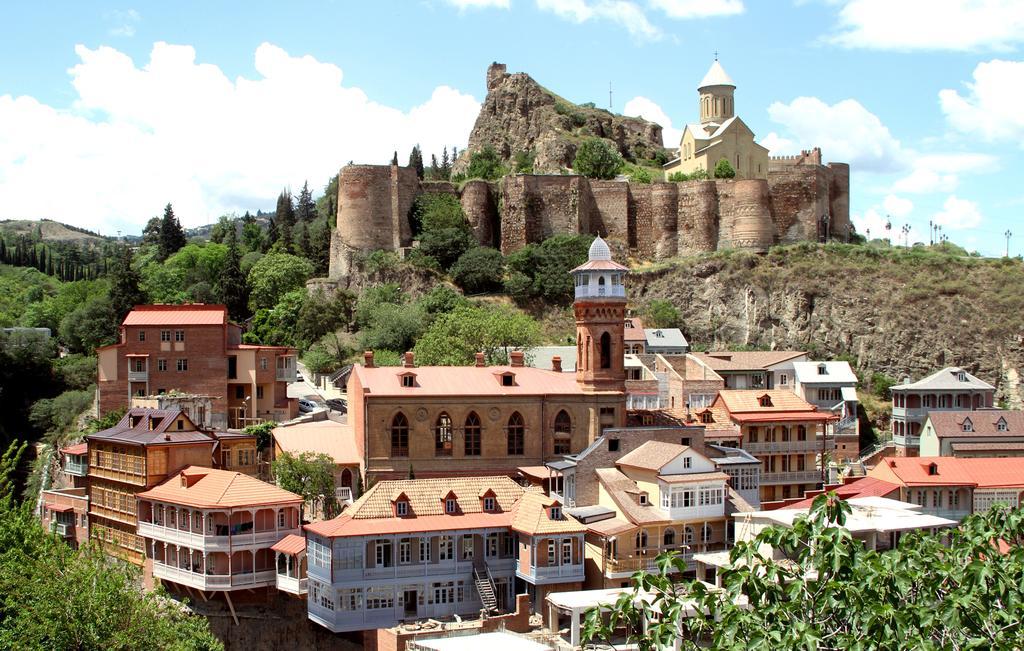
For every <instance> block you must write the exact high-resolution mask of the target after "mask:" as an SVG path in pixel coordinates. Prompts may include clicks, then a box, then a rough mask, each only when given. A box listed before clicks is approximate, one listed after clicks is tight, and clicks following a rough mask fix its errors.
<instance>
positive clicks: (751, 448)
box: [743, 437, 836, 454]
mask: <svg viewBox="0 0 1024 651" xmlns="http://www.w3.org/2000/svg"><path fill="white" fill-rule="evenodd" d="M743 449H744V450H746V451H747V452H749V453H751V454H765V453H786V452H821V451H822V450H823V449H824V450H825V451H826V452H828V451H830V450H835V449H836V441H835V439H833V438H826V439H824V440H823V439H822V438H820V437H819V438H815V439H809V440H806V441H799V440H795V439H794V440H790V441H758V442H756V443H754V442H746V443H744V444H743Z"/></svg>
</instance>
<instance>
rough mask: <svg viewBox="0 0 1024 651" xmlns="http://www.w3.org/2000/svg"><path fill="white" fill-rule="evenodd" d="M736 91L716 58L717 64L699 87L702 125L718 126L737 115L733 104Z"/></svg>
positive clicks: (712, 66) (713, 65)
mask: <svg viewBox="0 0 1024 651" xmlns="http://www.w3.org/2000/svg"><path fill="white" fill-rule="evenodd" d="M735 90H736V84H735V83H733V80H732V78H731V77H729V75H728V74H726V72H725V69H724V68H723V67H722V64H720V63H719V62H718V57H715V62H714V63H712V64H711V68H710V69H708V73H707V74H706V75H704V79H702V80H701V82H700V86H698V87H697V92H698V93H699V94H700V123H701V124H702V125H707V124H708V123H715V125H716V126H717V125H719V124H722V123H723V122H725V121H726V120H728V119H729V118H731V117H732V116H734V115H736V112H735V107H734V106H733V103H732V102H733V92H734V91H735ZM705 128H706V127H705Z"/></svg>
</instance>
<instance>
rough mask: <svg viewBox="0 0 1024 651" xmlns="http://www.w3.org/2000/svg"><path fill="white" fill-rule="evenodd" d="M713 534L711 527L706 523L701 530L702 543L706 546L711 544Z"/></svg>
mask: <svg viewBox="0 0 1024 651" xmlns="http://www.w3.org/2000/svg"><path fill="white" fill-rule="evenodd" d="M712 533H713V532H712V530H711V525H710V524H708V523H707V522H705V523H704V526H703V527H701V529H700V541H701V542H702V543H705V544H707V543H709V542H711V534H712Z"/></svg>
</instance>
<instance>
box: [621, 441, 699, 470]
mask: <svg viewBox="0 0 1024 651" xmlns="http://www.w3.org/2000/svg"><path fill="white" fill-rule="evenodd" d="M689 449H690V446H688V445H680V444H678V443H670V442H668V441H646V442H645V443H643V445H641V446H640V447H638V448H637V449H635V450H633V451H632V452H630V453H628V454H625V455H623V456H621V457H620V458H619V460H618V461H616V462H615V463H616V464H617V465H620V466H632V467H633V468H641V469H643V470H661V469H662V468H664V467H665V466H666V465H668V464H669V463H671V462H672V460H673V459H675V458H676V457H678V456H679V455H680V454H682V453H684V452H686V451H687V450H689Z"/></svg>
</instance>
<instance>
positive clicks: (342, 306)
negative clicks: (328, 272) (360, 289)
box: [295, 290, 355, 350]
mask: <svg viewBox="0 0 1024 651" xmlns="http://www.w3.org/2000/svg"><path fill="white" fill-rule="evenodd" d="M354 304H355V296H353V295H352V294H351V293H349V292H345V291H340V292H338V293H337V294H336V295H334V296H327V295H326V294H324V292H323V291H321V290H317V291H314V292H309V293H308V294H307V296H306V298H305V300H304V301H303V303H302V309H301V310H299V319H298V323H297V324H296V327H295V340H296V344H297V345H298V346H299V347H300V348H302V349H303V350H305V349H307V348H309V347H310V346H311V345H312V344H313V343H315V342H316V341H318V340H320V339H322V338H323V337H324V335H326V334H328V333H331V332H334V331H336V330H338V329H340V328H344V327H345V326H347V325H348V324H349V322H350V321H351V320H352V310H353V307H354Z"/></svg>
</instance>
